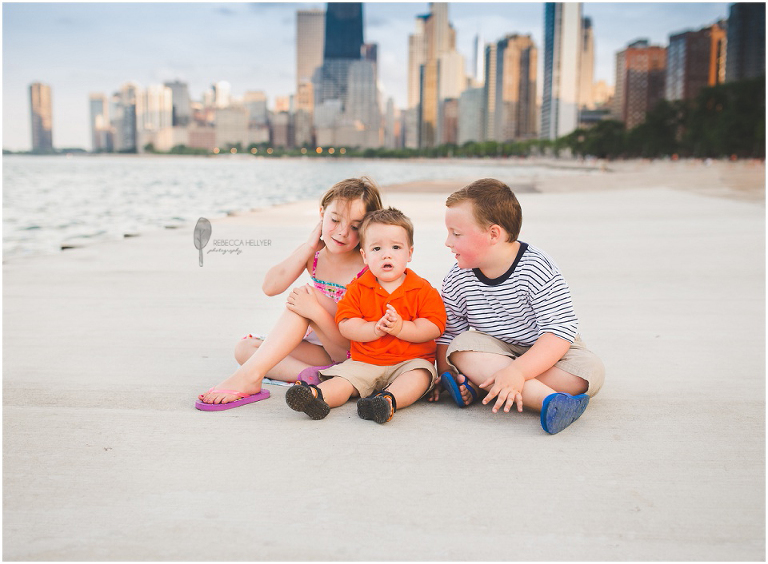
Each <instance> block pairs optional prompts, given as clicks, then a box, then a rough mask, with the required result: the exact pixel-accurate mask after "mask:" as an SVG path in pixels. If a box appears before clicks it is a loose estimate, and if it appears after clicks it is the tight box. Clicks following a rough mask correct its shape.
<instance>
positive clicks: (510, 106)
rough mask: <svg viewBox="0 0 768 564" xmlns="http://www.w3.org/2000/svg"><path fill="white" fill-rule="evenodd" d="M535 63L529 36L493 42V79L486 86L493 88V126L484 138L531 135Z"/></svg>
mask: <svg viewBox="0 0 768 564" xmlns="http://www.w3.org/2000/svg"><path fill="white" fill-rule="evenodd" d="M536 66H537V49H536V46H535V45H534V43H533V39H532V38H531V36H530V35H516V34H515V35H508V36H506V37H505V38H504V39H502V40H500V41H498V42H497V43H496V69H495V80H494V83H493V84H491V85H490V88H493V89H494V90H495V95H494V97H493V100H494V104H495V111H494V116H493V120H494V125H493V137H487V139H488V140H494V141H499V142H505V141H512V140H517V139H526V138H531V137H534V136H535V134H536ZM489 74H490V73H489ZM490 88H489V91H490Z"/></svg>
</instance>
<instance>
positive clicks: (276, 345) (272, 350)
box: [200, 310, 309, 403]
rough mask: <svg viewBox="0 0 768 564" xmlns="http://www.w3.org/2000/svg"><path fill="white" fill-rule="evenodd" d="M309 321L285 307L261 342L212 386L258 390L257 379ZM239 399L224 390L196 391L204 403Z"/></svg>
mask: <svg viewBox="0 0 768 564" xmlns="http://www.w3.org/2000/svg"><path fill="white" fill-rule="evenodd" d="M308 326H309V322H308V321H307V320H306V319H305V318H303V317H301V316H300V315H298V314H296V313H293V312H292V311H289V310H285V311H284V312H283V314H282V315H281V316H280V319H278V321H277V323H276V324H275V327H274V328H273V329H272V331H271V333H270V334H271V335H273V337H272V338H269V337H268V338H267V339H266V340H265V341H264V342H263V343H262V344H261V346H260V347H259V348H258V349H257V350H256V351H255V352H254V353H253V354H252V355H251V356H250V358H249V359H248V360H246V361H245V362H244V363H243V365H242V366H240V368H238V369H237V370H236V371H235V373H234V374H232V376H230V377H229V378H227V379H226V380H224V381H223V382H221V383H220V384H218V385H216V386H215V387H214V390H236V391H238V392H242V393H244V394H248V395H251V394H255V393H258V392H260V391H261V380H262V379H263V378H264V376H266V375H267V372H269V371H270V370H272V369H273V368H274V367H275V366H277V364H278V363H279V362H280V361H282V360H284V359H285V358H286V357H287V356H288V355H290V354H291V352H292V351H293V350H294V349H295V348H296V347H297V346H298V345H299V343H301V341H302V339H303V338H304V334H305V333H306V332H307V327H308ZM236 399H239V398H238V396H235V395H233V394H227V393H221V392H219V393H216V392H206V393H204V394H201V395H200V400H201V401H203V402H205V403H228V402H230V401H234V400H236Z"/></svg>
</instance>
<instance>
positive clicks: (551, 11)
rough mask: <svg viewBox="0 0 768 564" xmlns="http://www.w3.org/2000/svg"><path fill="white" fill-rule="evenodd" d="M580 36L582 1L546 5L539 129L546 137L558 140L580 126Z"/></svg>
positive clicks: (543, 136)
mask: <svg viewBox="0 0 768 564" xmlns="http://www.w3.org/2000/svg"><path fill="white" fill-rule="evenodd" d="M581 36H582V17H581V3H580V2H566V3H559V2H558V3H554V2H547V3H546V4H545V6H544V96H543V98H542V104H541V132H540V136H541V137H542V138H544V139H557V138H558V137H562V136H563V135H567V134H568V133H570V132H571V131H573V130H574V129H576V128H577V127H578V124H579V108H578V104H579V76H580V66H581Z"/></svg>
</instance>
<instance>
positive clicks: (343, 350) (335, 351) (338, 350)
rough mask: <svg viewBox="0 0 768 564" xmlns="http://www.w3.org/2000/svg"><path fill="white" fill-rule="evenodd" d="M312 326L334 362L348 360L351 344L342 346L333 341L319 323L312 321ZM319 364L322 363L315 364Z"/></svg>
mask: <svg viewBox="0 0 768 564" xmlns="http://www.w3.org/2000/svg"><path fill="white" fill-rule="evenodd" d="M310 327H312V330H313V331H314V332H315V334H316V335H317V338H318V339H320V342H321V343H323V349H324V350H325V352H326V354H327V355H328V356H330V358H331V359H332V360H333V362H344V361H345V360H347V358H348V357H347V353H348V352H349V345H347V346H345V347H340V346H339V345H338V344H337V343H335V342H333V341H332V340H331V339H330V338H329V337H328V336H327V335H326V334H325V333H323V332H322V331H321V330H320V329H319V328H318V327H317V325H315V324H314V323H310ZM319 364H320V363H318V364H314V365H313V366H319ZM326 364H328V363H326Z"/></svg>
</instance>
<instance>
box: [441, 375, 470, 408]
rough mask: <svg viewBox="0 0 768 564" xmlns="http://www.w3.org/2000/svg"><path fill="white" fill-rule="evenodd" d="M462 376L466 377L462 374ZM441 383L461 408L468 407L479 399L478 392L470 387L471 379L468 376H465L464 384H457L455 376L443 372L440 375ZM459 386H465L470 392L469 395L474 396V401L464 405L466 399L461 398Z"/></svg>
mask: <svg viewBox="0 0 768 564" xmlns="http://www.w3.org/2000/svg"><path fill="white" fill-rule="evenodd" d="M461 376H464V375H463V374H462V375H461ZM440 382H441V383H442V385H443V388H445V389H446V390H448V393H449V394H451V397H452V398H453V401H455V402H456V405H458V406H459V407H467V406H468V405H469V404H471V403H472V402H474V401H475V400H476V399H477V392H476V391H475V389H474V388H473V387H472V386H470V385H469V379H468V378H467V377H466V376H464V381H463V382H456V380H455V379H454V377H453V374H451V373H450V372H443V373H442V374H441V375H440ZM459 386H464V387H465V388H467V389H468V390H469V393H470V394H472V399H471V400H470V402H469V403H464V398H462V397H461V390H460V389H459Z"/></svg>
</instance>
